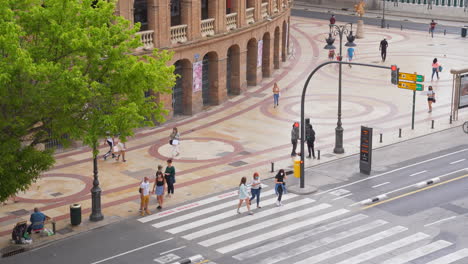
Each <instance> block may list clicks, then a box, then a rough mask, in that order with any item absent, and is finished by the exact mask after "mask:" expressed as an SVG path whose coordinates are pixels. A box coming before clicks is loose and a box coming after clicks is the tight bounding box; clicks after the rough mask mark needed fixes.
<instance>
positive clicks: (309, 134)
mask: <svg viewBox="0 0 468 264" xmlns="http://www.w3.org/2000/svg"><path fill="white" fill-rule="evenodd" d="M305 121H306V131H305V132H306V141H307V150H308V151H309V156H308V157H307V158H309V159H310V158H311V154H312V157H314V159H315V151H314V142H315V131H314V129H313V128H312V124H311V123H310V119H309V118H306V120H305Z"/></svg>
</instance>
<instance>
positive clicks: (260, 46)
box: [257, 39, 263, 68]
mask: <svg viewBox="0 0 468 264" xmlns="http://www.w3.org/2000/svg"><path fill="white" fill-rule="evenodd" d="M262 58H263V39H261V40H259V41H258V53H257V68H260V67H262Z"/></svg>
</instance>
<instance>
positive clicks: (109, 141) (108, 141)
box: [103, 133, 115, 160]
mask: <svg viewBox="0 0 468 264" xmlns="http://www.w3.org/2000/svg"><path fill="white" fill-rule="evenodd" d="M106 134H107V135H106V140H105V142H104V145H106V144H107V145H109V151H107V153H106V154H104V156H103V158H104V160H106V159H107V157H109V156H110V155H111V154H112V158H115V154H114V153H113V151H112V148H113V147H114V138H112V137H111V135H110V134H109V133H106Z"/></svg>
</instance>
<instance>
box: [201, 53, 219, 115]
mask: <svg viewBox="0 0 468 264" xmlns="http://www.w3.org/2000/svg"><path fill="white" fill-rule="evenodd" d="M218 77H219V76H218V54H217V53H216V52H215V51H210V52H208V53H206V54H205V56H203V67H202V101H203V106H208V105H213V104H218V103H219V102H218V101H219V100H218V99H217V98H218Z"/></svg>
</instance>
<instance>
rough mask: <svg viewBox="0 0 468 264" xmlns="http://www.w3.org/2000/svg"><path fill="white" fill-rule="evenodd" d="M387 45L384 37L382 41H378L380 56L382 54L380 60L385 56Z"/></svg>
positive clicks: (383, 59)
mask: <svg viewBox="0 0 468 264" xmlns="http://www.w3.org/2000/svg"><path fill="white" fill-rule="evenodd" d="M387 47H388V42H387V40H386V39H385V38H384V39H383V40H382V41H380V47H379V50H380V56H382V62H385V59H386V58H387Z"/></svg>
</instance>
